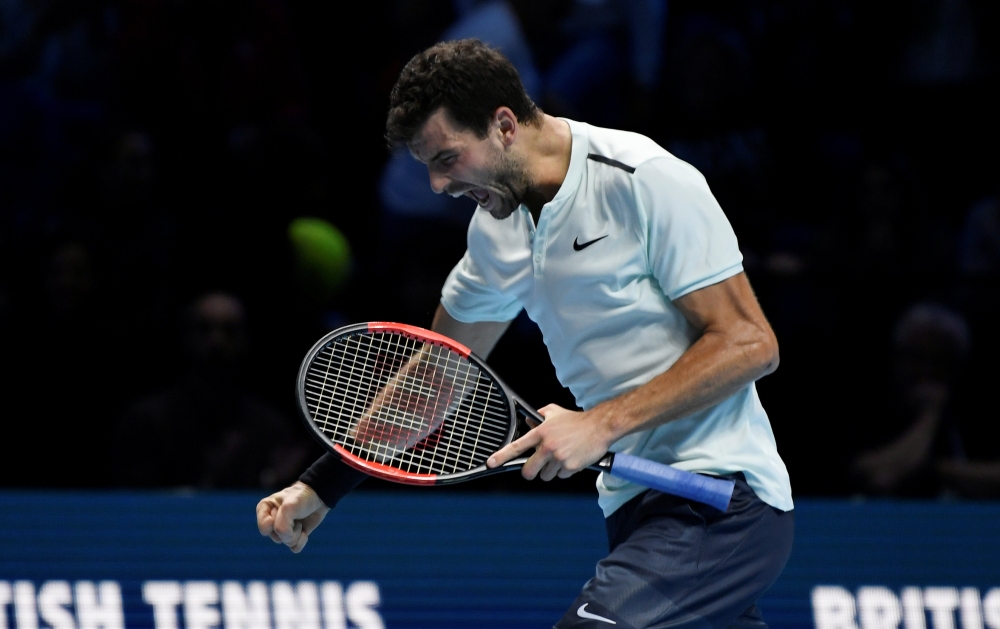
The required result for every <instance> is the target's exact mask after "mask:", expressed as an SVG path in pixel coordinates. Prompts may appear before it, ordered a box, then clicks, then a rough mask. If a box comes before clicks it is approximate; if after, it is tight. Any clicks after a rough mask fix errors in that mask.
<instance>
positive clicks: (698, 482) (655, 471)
mask: <svg viewBox="0 0 1000 629" xmlns="http://www.w3.org/2000/svg"><path fill="white" fill-rule="evenodd" d="M610 474H611V475H612V476H617V477H618V478H621V479H623V480H627V481H631V482H633V483H636V484H638V485H642V486H643V487H649V488H650V489H657V490H659V491H662V492H664V493H667V494H673V495H674V496H680V497H681V498H687V499H688V500H695V501H697V502H701V503H704V504H707V505H709V506H712V507H715V508H716V509H718V510H719V511H725V510H726V509H727V508H728V507H729V499H730V498H732V497H733V488H734V487H735V485H736V482H735V481H731V480H723V479H721V478H712V477H711V476H703V475H701V474H695V473H693V472H685V471H684V470H679V469H677V468H675V467H670V466H669V465H664V464H663V463H657V462H655V461H650V460H648V459H642V458H639V457H637V456H632V455H631V454H622V453H617V454H615V455H614V458H613V459H612V460H611V470H610Z"/></svg>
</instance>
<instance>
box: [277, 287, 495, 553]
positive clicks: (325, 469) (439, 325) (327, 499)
mask: <svg viewBox="0 0 1000 629" xmlns="http://www.w3.org/2000/svg"><path fill="white" fill-rule="evenodd" d="M508 327H510V321H483V322H477V323H464V322H462V321H459V320H457V319H455V318H454V317H452V316H451V315H450V314H448V311H447V310H445V309H444V307H443V306H440V305H439V306H438V308H437V312H435V313H434V321H433V323H432V324H431V328H432V329H433V330H434V331H435V332H438V333H440V334H444V335H445V336H447V337H449V338H452V339H454V340H456V341H458V342H459V343H461V344H463V345H465V346H466V347H468V348H469V349H471V350H472V351H473V352H474V353H475V354H476V355H477V356H479V357H480V358H483V359H485V358H486V357H487V356H489V354H490V352H491V351H493V347H494V346H495V345H496V344H497V341H499V340H500V337H501V336H503V333H504V332H506V331H507V328H508ZM366 478H368V476H367V475H366V474H365V473H363V472H359V471H358V470H355V469H354V468H352V467H350V466H349V465H346V464H344V463H343V462H341V460H340V459H338V458H337V457H336V456H335V455H333V454H325V455H323V456H322V457H320V458H319V459H317V460H316V462H315V463H313V464H312V465H311V466H310V467H309V469H307V470H306V471H305V472H304V473H303V474H302V475H301V476H300V477H299V481H298V482H297V483H295V484H293V485H291V486H290V487H286V488H285V489H282V490H281V491H279V492H276V493H274V494H271V495H270V496H268V497H267V498H264V499H263V500H261V501H260V502H259V503H257V528H258V529H259V530H260V533H261V535H264V536H265V537H270V538H271V539H272V540H274V542H275V543H277V544H284V545H286V546H288V547H289V548H290V549H291V551H292V552H294V553H297V552H299V551H301V550H302V548H303V547H305V545H306V542H308V541H309V535H310V534H311V533H312V532H313V531H314V530H315V529H316V527H317V526H319V524H320V523H321V522H322V521H323V518H325V517H326V514H327V513H328V512H329V511H330V509H332V508H333V507H334V506H336V504H337V503H338V502H339V501H340V499H341V498H343V497H344V496H346V495H347V494H349V493H350V492H351V491H352V490H353V489H354V488H355V487H357V486H358V485H360V484H361V482H362V481H364V480H365V479H366Z"/></svg>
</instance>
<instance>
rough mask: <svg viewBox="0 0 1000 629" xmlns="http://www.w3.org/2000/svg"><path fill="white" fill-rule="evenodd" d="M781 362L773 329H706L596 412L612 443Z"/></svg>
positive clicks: (714, 400) (696, 407) (714, 399)
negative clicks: (651, 375) (648, 377)
mask: <svg viewBox="0 0 1000 629" xmlns="http://www.w3.org/2000/svg"><path fill="white" fill-rule="evenodd" d="M748 325H749V324H748ZM777 365H778V353H777V344H776V342H775V341H774V339H773V335H771V334H770V330H769V329H766V330H761V329H756V328H754V327H753V326H750V327H749V328H748V329H742V330H732V329H730V330H727V331H725V332H722V331H714V330H707V331H705V332H704V333H703V334H702V336H701V337H700V338H699V339H698V340H697V341H696V342H695V343H694V344H693V345H691V347H690V348H688V350H687V351H686V352H685V353H684V354H683V355H682V356H681V357H680V359H678V360H677V362H676V363H674V364H673V365H672V366H671V367H670V368H669V369H667V370H666V371H664V372H663V373H662V374H660V375H659V376H657V377H655V378H653V379H652V380H650V381H649V382H647V383H646V384H644V385H642V386H640V387H637V388H635V389H633V390H632V391H630V392H628V393H626V394H624V395H621V396H619V397H617V398H614V399H612V400H608V401H607V402H604V403H602V404H599V405H598V406H596V407H594V408H593V409H592V412H593V413H594V415H595V419H596V421H598V422H601V423H603V424H604V425H605V427H606V428H605V430H606V431H607V433H608V435H609V439H610V441H611V442H612V443H613V442H614V441H617V440H618V439H621V438H622V437H624V436H625V435H628V434H631V433H634V432H638V431H642V430H648V429H651V428H655V427H656V426H660V425H662V424H665V423H668V422H671V421H674V420H677V419H681V418H683V417H687V416H689V415H691V414H693V413H696V412H698V411H701V410H704V409H706V408H709V407H711V406H714V405H715V404H718V403H719V402H721V401H723V400H725V399H726V398H728V397H730V396H732V395H733V394H734V393H736V392H737V391H739V390H741V389H743V388H744V387H746V386H747V385H748V384H749V383H751V382H753V381H755V380H757V379H759V378H761V377H763V376H765V375H767V374H769V373H771V372H773V371H774V370H775V369H776V368H777Z"/></svg>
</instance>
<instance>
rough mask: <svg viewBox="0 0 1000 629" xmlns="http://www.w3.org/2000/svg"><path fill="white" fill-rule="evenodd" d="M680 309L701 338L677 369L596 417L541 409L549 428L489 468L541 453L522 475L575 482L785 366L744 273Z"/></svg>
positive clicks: (510, 448)
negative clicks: (618, 447) (638, 438)
mask: <svg viewBox="0 0 1000 629" xmlns="http://www.w3.org/2000/svg"><path fill="white" fill-rule="evenodd" d="M674 305H675V306H677V308H678V309H680V311H681V312H682V313H683V314H684V316H685V317H686V318H687V320H688V321H689V322H690V323H691V324H692V325H693V326H694V327H695V329H697V330H699V333H700V334H699V337H698V339H697V340H696V341H695V342H694V343H693V344H692V345H691V347H689V348H688V349H687V351H686V352H684V354H683V355H681V357H680V358H679V359H678V360H677V362H675V363H674V364H673V365H671V367H670V368H669V369H667V370H666V371H664V372H663V373H661V374H660V375H658V376H656V377H655V378H653V379H652V380H650V381H649V382H647V383H646V384H644V385H642V386H640V387H637V388H635V389H633V390H632V391H630V392H628V393H625V394H623V395H621V396H619V397H616V398H614V399H611V400H607V401H605V402H602V403H601V404H598V405H597V406H595V407H594V408H592V409H590V410H588V411H582V412H579V411H570V410H567V409H564V408H562V407H559V406H556V405H554V404H552V405H549V406H546V407H544V408H541V409H539V411H538V412H539V414H541V415H542V416H543V417H545V422H544V423H543V424H541V425H540V426H538V427H536V428H534V429H533V430H531V431H530V432H528V433H527V434H526V435H524V436H523V437H521V438H520V439H518V440H516V441H514V442H513V443H511V444H509V445H507V446H506V447H505V448H503V449H502V450H500V451H499V452H497V453H496V454H495V455H493V456H492V457H490V460H489V462H488V465H489V466H490V467H495V466H496V465H500V464H502V463H504V462H506V461H509V460H510V459H513V458H515V457H517V456H520V455H521V454H523V453H524V452H527V451H529V450H531V449H532V448H534V449H535V453H534V454H533V455H532V456H531V457H530V458H529V459H528V462H527V463H526V464H525V466H524V468H523V469H522V470H521V474H522V475H523V476H524V477H525V478H528V479H532V478H535V476H541V478H542V479H543V480H552V479H553V478H555V477H557V476H558V477H560V478H567V477H569V476H571V475H572V474H574V473H576V472H578V471H580V470H582V469H583V468H585V467H587V466H588V465H591V464H593V463H595V462H596V461H598V460H599V459H600V458H601V457H603V456H604V455H605V454H606V453H607V451H608V448H610V447H611V445H612V444H613V443H615V442H616V441H618V440H619V439H621V438H622V437H624V436H626V435H628V434H630V433H633V432H638V431H642V430H648V429H650V428H655V427H656V426H660V425H662V424H665V423H667V422H671V421H674V420H676V419H681V418H682V417H687V416H689V415H691V414H692V413H696V412H698V411H700V410H703V409H705V408H708V407H710V406H713V405H715V404H718V403H719V402H721V401H722V400H724V399H726V398H728V397H729V396H731V395H733V394H734V393H736V392H737V391H739V390H740V389H742V388H743V387H745V386H746V385H747V384H748V383H750V382H753V381H754V380H757V379H759V378H761V377H763V376H766V375H767V374H769V373H771V372H773V371H774V370H775V369H776V368H777V366H778V342H777V339H776V338H775V336H774V332H773V331H772V330H771V326H770V324H768V322H767V319H766V318H765V317H764V313H763V312H762V311H761V309H760V305H759V304H758V303H757V298H756V297H755V296H754V293H753V289H752V288H751V287H750V283H749V281H748V280H747V277H746V275H745V274H744V273H739V274H737V275H735V276H733V277H730V278H729V279H726V280H723V281H721V282H719V283H717V284H713V285H711V286H707V287H705V288H702V289H699V290H696V291H693V292H691V293H688V294H687V295H684V296H682V297H679V298H677V299H676V300H675V301H674Z"/></svg>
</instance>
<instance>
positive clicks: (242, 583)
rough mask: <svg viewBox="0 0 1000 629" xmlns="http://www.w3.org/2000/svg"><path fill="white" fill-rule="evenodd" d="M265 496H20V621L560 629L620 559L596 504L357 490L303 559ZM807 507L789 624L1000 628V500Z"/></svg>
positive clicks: (15, 595) (12, 525) (13, 606)
mask: <svg viewBox="0 0 1000 629" xmlns="http://www.w3.org/2000/svg"><path fill="white" fill-rule="evenodd" d="M259 498H260V496H258V495H253V494H242V493H240V494H233V493H225V494H199V495H193V496H178V495H169V494H130V493H93V494H88V493H27V492H24V493H21V492H7V493H0V607H2V608H3V611H4V614H3V616H2V617H0V629H47V628H49V627H51V628H52V629H142V628H144V627H156V629H210V628H211V627H223V628H224V629H265V628H266V627H275V628H276V629H353V628H355V627H358V628H369V627H372V628H373V627H379V626H384V627H389V628H390V629H403V628H411V627H412V628H417V627H420V628H435V629H444V628H451V627H455V628H460V627H461V628H465V627H469V628H476V629H491V628H501V627H503V628H513V627H518V628H531V627H539V628H547V627H551V625H552V623H553V622H554V621H555V620H556V619H557V618H558V617H559V616H560V615H561V614H562V612H563V611H564V609H565V608H566V606H568V605H569V603H570V602H571V601H572V600H573V598H574V597H575V596H576V594H577V592H578V590H579V588H580V586H581V585H582V584H583V583H584V582H585V581H586V580H587V578H589V576H590V575H591V573H592V571H593V565H594V563H595V562H596V561H597V560H598V559H600V557H601V556H602V555H603V553H604V551H605V544H606V542H605V537H604V527H603V521H602V518H601V514H600V511H599V510H598V508H597V504H596V499H593V498H589V497H581V496H561V495H551V494H546V495H537V496H529V495H506V494H475V495H474V494H462V493H456V492H452V491H449V492H444V491H435V490H433V489H430V490H416V491H401V492H398V493H396V492H370V493H365V492H357V493H355V494H354V495H352V496H350V497H349V498H347V499H346V500H345V501H344V502H343V503H341V505H339V506H338V508H337V509H336V510H335V511H333V512H331V514H330V515H329V516H328V518H327V520H326V522H325V523H324V524H323V526H322V527H321V529H320V530H319V531H317V533H316V534H315V535H314V536H313V538H312V539H311V540H310V542H309V545H308V546H307V548H306V549H305V551H304V552H303V553H302V554H300V555H293V554H292V553H290V552H288V551H287V550H286V549H285V548H283V547H279V546H277V545H275V544H273V543H272V542H270V541H269V540H267V539H265V538H262V537H261V536H260V535H259V534H258V533H257V530H256V524H255V521H254V506H255V505H256V502H257V500H258V499H259ZM796 513H797V516H796V517H797V520H796V522H797V532H796V544H795V548H794V551H793V553H792V558H791V560H790V562H789V565H788V567H787V568H786V570H785V572H784V574H783V575H782V577H781V579H780V580H779V581H778V583H776V584H775V586H774V587H773V588H772V589H771V591H770V592H769V593H768V594H767V596H766V597H765V599H764V600H763V601H761V607H762V608H763V610H764V613H765V616H766V618H767V619H768V621H769V623H770V625H771V626H772V627H774V628H783V627H789V628H791V627H813V626H818V627H819V628H820V629H876V628H878V629H882V628H883V627H902V628H904V629H1000V504H997V503H918V502H913V503H910V502H862V503H849V502H834V501H810V500H799V501H798V503H797V509H796ZM117 597H120V598H121V601H120V603H119V602H118V600H117ZM921 623H922V625H921ZM949 623H950V625H949Z"/></svg>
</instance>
